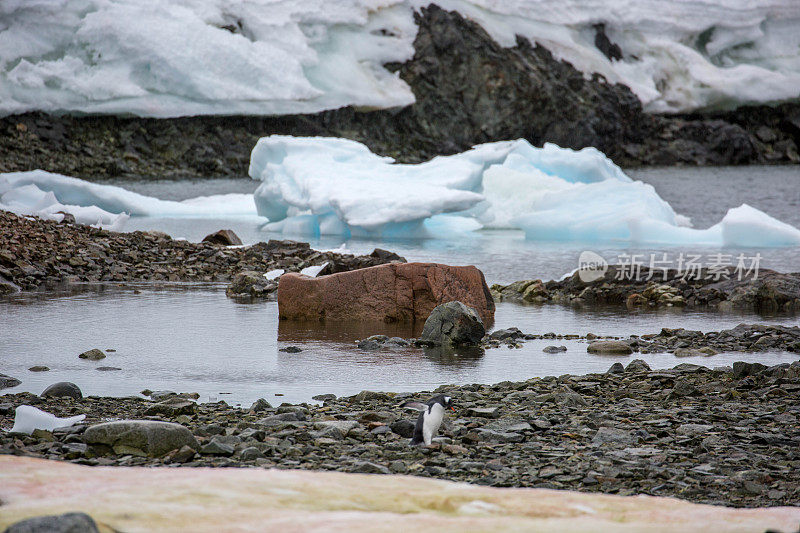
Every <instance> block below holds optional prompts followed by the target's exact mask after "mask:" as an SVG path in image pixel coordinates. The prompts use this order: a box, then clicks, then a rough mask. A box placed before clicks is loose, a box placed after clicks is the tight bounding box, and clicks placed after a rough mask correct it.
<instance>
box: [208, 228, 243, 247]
mask: <svg viewBox="0 0 800 533" xmlns="http://www.w3.org/2000/svg"><path fill="white" fill-rule="evenodd" d="M203 242H209V243H211V244H219V245H221V246H240V245H241V244H242V239H240V238H239V236H238V235H236V233H234V232H233V230H230V229H221V230H219V231H218V232H216V233H211V234H209V235H206V236H205V237H203Z"/></svg>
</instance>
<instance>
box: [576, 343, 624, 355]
mask: <svg viewBox="0 0 800 533" xmlns="http://www.w3.org/2000/svg"><path fill="white" fill-rule="evenodd" d="M586 351H587V352H589V353H596V354H613V355H629V354H632V353H633V348H631V346H630V344H628V343H627V342H622V341H594V342H593V343H591V344H590V345H589V346H587V347H586Z"/></svg>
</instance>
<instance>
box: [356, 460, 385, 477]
mask: <svg viewBox="0 0 800 533" xmlns="http://www.w3.org/2000/svg"><path fill="white" fill-rule="evenodd" d="M350 472H354V473H358V474H391V473H392V472H391V471H390V470H389V469H388V468H386V467H385V466H383V465H379V464H375V463H371V462H369V461H358V462H357V463H356V464H354V465H353V467H352V468H351V469H350Z"/></svg>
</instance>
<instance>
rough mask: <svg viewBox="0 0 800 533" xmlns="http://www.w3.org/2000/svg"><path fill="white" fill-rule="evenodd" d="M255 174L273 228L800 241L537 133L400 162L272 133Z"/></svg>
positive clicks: (330, 142)
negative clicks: (691, 215) (685, 206)
mask: <svg viewBox="0 0 800 533" xmlns="http://www.w3.org/2000/svg"><path fill="white" fill-rule="evenodd" d="M250 176H251V177H252V178H253V179H256V180H260V181H262V183H261V185H259V187H258V189H256V192H255V203H256V208H257V210H258V213H259V214H260V215H262V216H264V217H267V218H268V219H269V220H270V223H269V224H267V225H266V229H268V230H271V231H278V232H284V233H289V234H292V233H294V234H298V233H299V234H304V235H312V236H319V235H326V234H327V235H341V236H343V237H345V238H347V237H351V236H372V237H383V238H387V237H390V238H391V237H447V236H453V235H454V234H458V233H463V232H468V231H474V230H476V229H479V228H497V229H508V228H516V229H521V230H523V231H524V232H525V234H526V236H527V237H528V238H529V239H532V240H545V241H560V242H565V241H576V242H587V243H594V242H630V243H638V244H684V243H685V244H699V245H710V246H797V245H800V230H798V229H797V228H794V227H792V226H790V225H788V224H784V223H783V222H780V221H778V220H776V219H774V218H772V217H770V216H769V215H767V214H766V213H763V212H761V211H758V210H757V209H754V208H752V207H750V206H747V205H742V206H740V207H738V208H735V209H731V210H729V211H728V213H727V215H726V216H725V217H724V218H723V219H722V221H721V222H720V223H718V224H716V225H715V226H713V227H711V228H708V229H705V230H699V229H693V228H691V227H690V226H691V224H690V221H689V220H688V219H687V218H686V217H684V216H681V215H679V214H677V213H675V211H674V210H673V209H672V207H671V206H670V205H669V204H668V203H667V202H665V201H664V200H663V199H662V198H661V197H660V196H659V195H658V194H657V193H656V191H655V189H654V188H653V187H652V186H650V185H647V184H645V183H642V182H638V181H634V180H632V179H631V178H630V177H628V176H627V175H625V173H624V172H623V171H622V170H621V169H620V168H619V167H617V166H616V165H615V164H614V163H613V162H612V161H611V160H609V159H608V158H607V157H605V155H603V154H602V153H601V152H599V151H598V150H596V149H594V148H584V149H583V150H579V151H575V150H571V149H564V148H559V147H558V146H555V145H553V144H545V145H544V147H543V148H536V147H533V146H531V145H530V144H529V143H528V142H527V141H525V140H517V141H504V142H496V143H488V144H483V145H478V146H475V147H474V148H472V149H471V150H468V151H466V152H463V153H461V154H456V155H452V156H439V157H436V158H434V159H432V160H430V161H428V162H425V163H421V164H416V165H408V164H396V163H394V162H393V160H392V159H391V158H388V157H382V156H378V155H376V154H373V153H372V152H370V151H369V149H368V148H367V147H366V146H364V145H362V144H360V143H358V142H355V141H349V140H345V139H328V138H322V137H305V138H303V137H299V138H298V137H288V136H270V137H265V138H262V139H260V140H259V142H258V144H257V145H256V147H255V149H254V150H253V154H252V158H251V161H250Z"/></svg>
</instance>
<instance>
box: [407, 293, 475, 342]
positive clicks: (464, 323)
mask: <svg viewBox="0 0 800 533" xmlns="http://www.w3.org/2000/svg"><path fill="white" fill-rule="evenodd" d="M485 334H486V328H485V327H484V325H483V320H481V317H480V316H479V315H478V313H477V312H475V310H474V309H472V308H471V307H467V306H466V305H464V304H463V303H461V302H448V303H446V304H442V305H439V306H437V307H436V308H434V310H433V311H432V312H431V314H430V316H429V317H428V319H427V320H426V321H425V326H424V328H423V329H422V336H421V337H420V338H421V340H423V341H425V342H428V343H431V344H434V345H438V346H442V345H444V346H447V345H449V346H474V345H476V344H478V343H480V342H481V339H483V336H484V335H485Z"/></svg>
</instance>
